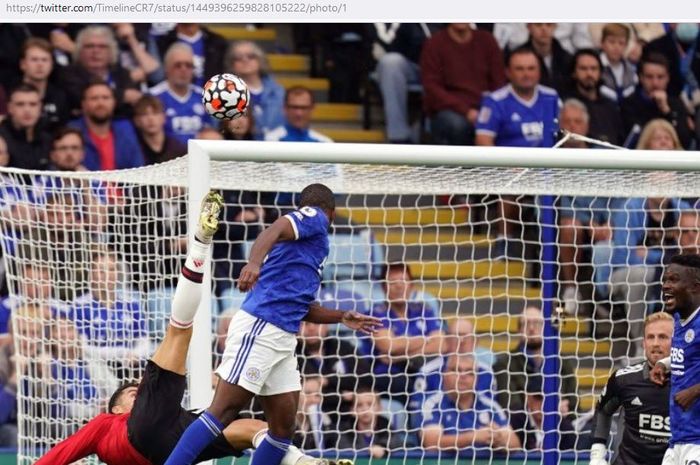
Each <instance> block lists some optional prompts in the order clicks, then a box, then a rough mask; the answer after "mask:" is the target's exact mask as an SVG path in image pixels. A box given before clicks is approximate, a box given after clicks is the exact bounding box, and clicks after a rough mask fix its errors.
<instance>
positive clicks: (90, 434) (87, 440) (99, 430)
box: [34, 415, 106, 465]
mask: <svg viewBox="0 0 700 465" xmlns="http://www.w3.org/2000/svg"><path fill="white" fill-rule="evenodd" d="M104 418H105V417H104V416H103V415H99V416H97V417H96V418H93V419H92V420H91V421H89V422H88V423H87V424H86V425H85V426H83V427H82V428H80V429H79V430H78V431H76V432H75V434H72V435H70V436H68V437H67V438H66V439H64V440H63V441H61V442H59V443H58V444H56V445H55V446H54V447H53V448H51V450H49V451H48V452H47V453H46V454H44V456H43V457H41V458H40V459H39V461H38V462H36V463H35V464H34V465H68V464H70V463H73V462H75V461H77V460H80V459H82V458H85V457H87V456H88V455H90V454H94V453H95V450H96V447H97V442H98V441H99V439H100V438H101V437H102V436H103V435H104V434H105V433H106V431H103V430H104V428H103V426H104V425H105V423H104Z"/></svg>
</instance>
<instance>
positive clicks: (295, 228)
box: [284, 213, 299, 240]
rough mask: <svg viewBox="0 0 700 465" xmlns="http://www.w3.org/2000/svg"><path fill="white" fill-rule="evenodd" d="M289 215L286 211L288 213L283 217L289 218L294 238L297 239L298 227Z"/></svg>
mask: <svg viewBox="0 0 700 465" xmlns="http://www.w3.org/2000/svg"><path fill="white" fill-rule="evenodd" d="M289 215H290V214H289V213H288V214H286V215H284V217H285V218H287V220H289V222H290V223H292V229H293V230H294V239H295V240H299V229H298V228H297V224H296V223H295V222H294V220H293V219H292V217H291V216H289Z"/></svg>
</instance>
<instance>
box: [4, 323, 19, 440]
mask: <svg viewBox="0 0 700 465" xmlns="http://www.w3.org/2000/svg"><path fill="white" fill-rule="evenodd" d="M8 336H9V335H8ZM5 339H6V340H4V341H3V343H2V344H0V447H17V437H18V435H17V375H16V372H15V360H14V343H13V341H12V338H11V337H8V338H5Z"/></svg>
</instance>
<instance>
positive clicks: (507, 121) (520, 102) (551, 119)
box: [476, 47, 559, 257]
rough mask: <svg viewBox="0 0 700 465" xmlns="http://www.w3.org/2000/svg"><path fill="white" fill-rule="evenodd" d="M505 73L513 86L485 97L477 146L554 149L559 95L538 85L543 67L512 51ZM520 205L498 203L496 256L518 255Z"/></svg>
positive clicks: (527, 53)
mask: <svg viewBox="0 0 700 465" xmlns="http://www.w3.org/2000/svg"><path fill="white" fill-rule="evenodd" d="M506 74H507V76H508V79H509V81H510V84H508V85H506V86H505V87H501V88H500V89H498V90H496V91H495V92H492V93H491V94H490V95H487V96H485V97H484V98H483V100H482V104H481V110H480V111H479V116H478V118H477V123H476V145H484V146H493V145H498V146H512V147H552V146H553V145H554V137H555V133H556V131H557V129H558V127H557V119H558V117H559V96H558V95H557V93H556V91H555V90H554V89H551V88H549V87H545V86H542V85H540V84H539V81H540V67H539V65H538V58H537V55H535V52H533V51H532V49H530V48H527V47H524V48H518V49H516V50H513V51H512V52H511V53H510V56H509V57H508V66H507V70H506ZM519 210H520V205H519V204H518V203H517V201H516V200H515V198H514V197H512V196H505V197H501V198H500V199H499V200H498V202H497V215H498V217H499V218H498V219H497V221H496V244H495V247H494V249H493V250H492V254H493V255H494V257H511V256H515V255H516V254H515V250H514V248H513V247H514V244H513V241H512V238H514V237H516V232H515V230H514V229H515V228H516V227H517V225H518V222H519V220H518V218H519V216H520V215H519Z"/></svg>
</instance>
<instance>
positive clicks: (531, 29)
mask: <svg viewBox="0 0 700 465" xmlns="http://www.w3.org/2000/svg"><path fill="white" fill-rule="evenodd" d="M557 27H558V26H557V24H556V23H528V24H527V30H528V33H529V37H528V41H527V42H525V44H523V46H524V47H528V48H530V49H532V50H533V51H534V52H535V55H536V56H537V60H538V61H539V65H540V83H541V84H542V85H545V86H549V87H553V88H555V89H557V90H559V89H561V88H562V85H563V84H564V82H566V79H567V78H568V76H569V75H570V70H571V54H570V53H569V52H567V51H566V50H565V49H564V47H562V46H561V43H559V41H558V40H557V39H556V38H555V37H554V31H555V30H556V28H557Z"/></svg>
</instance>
